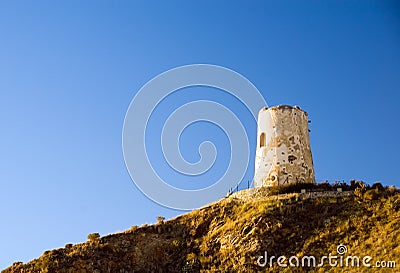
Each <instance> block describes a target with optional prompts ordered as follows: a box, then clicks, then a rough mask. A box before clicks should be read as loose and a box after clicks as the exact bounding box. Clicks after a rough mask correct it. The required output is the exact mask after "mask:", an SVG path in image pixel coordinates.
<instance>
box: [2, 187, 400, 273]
mask: <svg viewBox="0 0 400 273" xmlns="http://www.w3.org/2000/svg"><path fill="white" fill-rule="evenodd" d="M276 193H280V192H276V191H275V192H274V191H268V190H265V189H260V190H258V191H254V190H253V191H247V192H240V193H237V194H234V195H231V196H229V197H227V198H224V199H222V200H220V201H218V202H215V203H213V204H210V205H209V206H207V207H204V208H201V209H198V210H196V211H193V212H190V213H187V214H184V215H182V216H179V217H177V218H174V219H171V220H168V221H163V219H162V218H161V217H160V218H159V223H158V224H155V225H151V226H147V225H144V226H141V227H137V226H134V227H132V228H131V229H130V230H127V231H125V232H122V233H117V234H112V235H108V236H105V237H101V238H100V237H99V236H98V234H96V233H94V234H91V235H89V236H88V238H89V240H88V241H87V242H86V243H82V244H77V245H66V246H65V248H61V249H55V250H50V251H46V252H45V253H44V254H43V255H42V256H41V257H40V258H38V259H35V260H33V261H31V262H29V263H27V264H23V263H14V264H13V265H12V266H11V267H9V268H7V269H5V270H4V271H2V273H14V272H71V273H72V272H99V273H100V272H118V273H123V272H277V271H278V270H280V271H281V272H399V271H400V269H399V268H400V243H399V242H400V194H399V192H398V190H396V189H394V188H391V189H389V188H382V187H376V188H373V189H368V188H365V186H362V185H361V186H359V187H356V188H355V192H354V194H353V192H347V193H346V192H343V193H337V191H336V193H334V192H330V193H326V194H325V193H319V194H310V193H291V194H280V195H275V194H276ZM272 194H274V195H272ZM266 195H272V196H267V197H266ZM338 245H341V250H340V251H341V252H343V249H344V250H345V249H346V248H347V252H346V253H344V254H343V253H340V254H342V255H339V254H338V251H339V249H338V248H337V247H338ZM265 252H267V260H268V262H267V263H265V255H266V254H265ZM329 254H330V255H336V256H337V259H336V260H332V264H329V261H328V260H327V259H326V260H325V261H324V262H323V263H322V266H318V264H320V262H321V258H322V256H329ZM282 255H283V256H285V257H286V260H281V263H282V264H283V265H286V267H283V266H279V265H278V263H277V257H279V256H282ZM311 255H313V256H315V257H316V265H315V266H313V264H312V261H310V264H308V260H307V259H305V260H304V259H303V258H304V256H311ZM356 255H357V256H358V257H359V259H360V267H356V266H355V265H356V260H354V261H353V262H354V264H353V265H354V266H351V265H352V264H351V262H352V260H351V259H349V260H348V265H349V266H347V267H346V263H345V261H346V258H347V257H349V256H350V257H351V256H356ZM367 255H368V256H370V257H371V259H370V260H369V261H367V263H366V264H370V265H371V267H370V268H368V267H366V266H364V265H363V258H364V257H365V256H367ZM260 256H262V257H261V258H260ZM271 256H275V257H276V258H274V260H273V261H272V263H271V264H269V261H270V257H271ZM292 256H295V257H292ZM340 257H342V258H340ZM281 259H282V258H281ZM289 259H290V264H289ZM296 259H297V260H298V261H299V267H297V266H296V267H295V266H292V265H296ZM340 260H342V262H340ZM367 260H368V259H367ZM303 261H304V262H305V263H304V266H302V262H303ZM335 261H336V262H337V266H332V265H334V264H335V263H334V262H335ZM376 262H379V265H381V264H382V265H385V266H386V268H379V271H378V269H377V268H376V267H375V266H376V265H377V264H376ZM393 262H397V264H396V265H395V266H396V268H388V267H394V264H393ZM340 265H342V266H340Z"/></svg>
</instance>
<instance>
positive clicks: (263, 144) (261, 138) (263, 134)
mask: <svg viewBox="0 0 400 273" xmlns="http://www.w3.org/2000/svg"><path fill="white" fill-rule="evenodd" d="M261 147H265V133H261V135H260V148H261Z"/></svg>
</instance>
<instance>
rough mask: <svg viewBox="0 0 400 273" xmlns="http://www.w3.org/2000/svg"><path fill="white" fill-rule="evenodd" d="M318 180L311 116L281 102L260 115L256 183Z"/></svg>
mask: <svg viewBox="0 0 400 273" xmlns="http://www.w3.org/2000/svg"><path fill="white" fill-rule="evenodd" d="M296 182H301V183H303V182H306V183H315V176H314V166H313V160H312V155H311V148H310V137H309V130H308V115H307V113H306V112H305V111H303V110H302V109H300V107H298V106H295V107H292V106H287V105H279V106H274V107H271V108H263V109H261V110H260V112H259V114H258V128H257V149H256V159H255V174H254V186H255V187H261V186H267V187H268V186H277V185H284V184H287V183H296Z"/></svg>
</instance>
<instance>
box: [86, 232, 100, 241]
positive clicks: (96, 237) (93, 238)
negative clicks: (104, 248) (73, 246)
mask: <svg viewBox="0 0 400 273" xmlns="http://www.w3.org/2000/svg"><path fill="white" fill-rule="evenodd" d="M87 238H88V239H89V241H90V242H97V241H98V240H99V238H100V234H99V233H97V232H95V233H90V234H89V235H88V236H87Z"/></svg>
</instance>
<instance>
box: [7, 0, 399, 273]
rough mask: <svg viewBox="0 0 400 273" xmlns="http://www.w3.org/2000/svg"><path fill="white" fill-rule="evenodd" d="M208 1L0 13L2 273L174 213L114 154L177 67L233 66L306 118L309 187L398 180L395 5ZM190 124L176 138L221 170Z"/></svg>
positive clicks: (10, 5) (214, 134)
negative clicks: (144, 91)
mask: <svg viewBox="0 0 400 273" xmlns="http://www.w3.org/2000/svg"><path fill="white" fill-rule="evenodd" d="M215 2H216V1H201V3H194V2H192V3H187V1H171V2H168V3H161V1H160V2H149V1H146V2H145V1H137V2H134V1H64V2H60V1H57V2H54V1H34V2H33V1H2V2H1V3H0V125H1V129H0V133H1V134H0V188H1V190H0V193H1V198H0V219H1V223H2V224H1V225H0V268H1V269H2V268H5V267H6V266H8V265H11V264H12V263H13V262H15V261H24V262H26V261H28V260H30V259H33V258H35V257H37V256H40V255H41V254H42V253H43V251H45V250H46V249H53V248H57V247H63V246H64V245H65V244H66V243H77V242H83V241H85V240H86V236H87V234H89V233H92V232H99V233H100V234H102V235H105V234H108V233H113V232H116V231H122V230H124V229H127V228H129V227H130V226H132V225H141V224H143V223H153V222H155V218H156V216H158V215H163V216H165V217H167V218H170V217H172V216H175V215H178V214H180V213H182V212H181V211H175V210H172V209H168V208H165V207H162V206H160V205H158V204H156V203H154V202H153V201H150V200H149V199H147V198H146V197H145V196H144V195H143V194H142V193H141V192H140V191H139V190H138V189H137V188H136V187H135V186H134V184H133V183H132V181H131V179H130V177H129V174H128V172H127V171H126V167H125V164H124V159H123V155H122V148H121V134H122V125H123V121H124V116H125V112H126V110H127V108H128V106H129V103H130V101H131V100H132V98H133V97H134V95H135V94H136V92H137V91H138V90H139V89H140V88H141V87H142V86H143V85H144V84H145V83H146V82H147V81H149V80H150V79H152V78H153V77H155V76H156V75H158V74H159V73H162V72H164V71H166V70H168V69H171V68H174V67H177V66H181V65H187V64H193V63H209V64H216V65H221V66H224V67H227V68H230V69H233V70H235V71H237V72H239V73H241V74H242V75H244V76H245V77H247V78H248V79H249V80H250V81H251V82H252V83H253V84H254V85H255V86H257V88H258V89H259V90H260V91H261V92H262V94H263V96H264V97H265V100H266V101H267V103H268V104H269V105H276V104H290V105H300V106H301V107H302V108H303V109H305V110H306V111H307V112H308V113H309V115H310V118H311V120H312V123H311V125H310V129H311V145H312V152H313V158H314V164H315V172H316V177H317V179H318V180H319V181H320V180H325V179H329V180H335V179H338V180H346V181H348V180H350V179H353V178H355V179H361V180H364V181H366V182H368V183H374V182H376V181H381V182H382V183H383V184H385V185H396V186H397V187H399V186H400V177H399V174H398V170H397V168H398V155H399V153H400V149H399V144H398V136H399V134H400V125H399V124H400V122H399V121H398V117H399V113H398V111H399V110H398V104H399V102H400V92H399V91H400V90H399V86H400V50H399V49H400V7H399V4H398V3H396V1H254V2H251V3H247V2H245V1H241V2H232V1H219V2H217V3H215ZM192 91H193V90H192ZM187 94H188V95H187ZM187 94H186V95H187V97H185V94H182V96H181V97H179V98H177V100H175V101H171V102H170V105H175V104H176V103H177V104H179V102H182V101H186V100H188V98H190V97H191V95H190V92H189V93H187ZM204 94H207V92H204ZM209 94H210V96H213V93H212V92H210V93H209ZM194 97H196V95H194ZM218 99H221V98H220V97H218ZM224 101H226V103H227V104H228V105H227V106H229V104H230V106H232V107H233V108H234V109H235V107H236V106H235V105H236V103H235V102H234V101H231V100H230V99H226V100H224ZM234 109H233V110H234ZM239 112H240V113H242V112H241V110H239ZM244 119H245V118H244ZM198 125H199V129H197V131H196V130H195V131H193V132H191V131H190V130H194V129H190V130H189V129H188V130H189V131H188V132H186V134H189V135H190V134H192V135H195V136H198V140H196V141H202V140H204V138H205V136H204V134H207V135H206V136H210V138H211V139H213V138H214V139H216V142H217V144H218V145H217V147H218V149H222V152H220V153H219V154H218V155H221V156H222V159H218V160H222V161H221V162H220V161H218V162H220V163H218V167H219V168H223V167H224V166H225V165H226V163H224V156H226V155H225V153H224V152H223V150H224V145H225V146H226V145H227V141H226V138H224V136H223V135H222V134H221V132H220V131H219V130H218V128H213V127H212V126H210V125H208V127H207V124H198ZM249 126H250V127H251V124H250V125H249ZM155 127H157V125H155ZM250 129H251V128H250ZM199 132H203V134H199ZM253 133H254V136H255V132H253ZM182 138H183V142H184V135H183V136H182ZM254 141H255V140H254ZM182 145H183V146H182V147H183V150H184V152H183V154H184V155H185V156H186V157H187V159H188V160H189V161H190V160H193V161H195V160H196V157H193V155H194V154H195V153H194V152H191V151H196V149H197V147H195V148H193V147H191V146H190V145H188V144H185V143H183V144H182ZM220 146H221V147H220ZM225 149H227V148H225ZM185 151H186V152H185ZM253 151H254V147H253ZM251 156H254V155H253V154H252V155H251ZM160 165H161V164H160ZM252 172H253V170H252V169H251V170H250V171H249V172H248V173H247V174H246V177H245V178H246V179H251V176H252ZM220 173H221V170H220V169H217V170H216V175H218V174H220ZM208 178H210V177H208ZM208 178H207V180H208ZM199 183H209V181H205V182H201V181H200V182H199Z"/></svg>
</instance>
